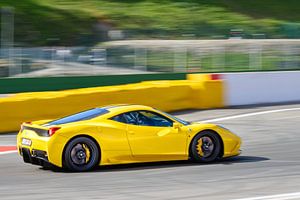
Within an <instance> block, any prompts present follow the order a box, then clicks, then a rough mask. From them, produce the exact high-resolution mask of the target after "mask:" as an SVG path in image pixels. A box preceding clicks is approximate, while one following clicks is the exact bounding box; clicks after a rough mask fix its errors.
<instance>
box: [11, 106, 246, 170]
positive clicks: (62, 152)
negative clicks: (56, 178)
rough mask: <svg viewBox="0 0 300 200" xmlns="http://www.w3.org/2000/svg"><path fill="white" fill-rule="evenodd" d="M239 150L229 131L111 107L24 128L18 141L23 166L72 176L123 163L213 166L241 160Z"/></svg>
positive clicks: (135, 109) (144, 108) (148, 110)
mask: <svg viewBox="0 0 300 200" xmlns="http://www.w3.org/2000/svg"><path fill="white" fill-rule="evenodd" d="M240 145H241V139H240V138H239V137H238V136H236V135H235V134H233V133H232V132H230V131H229V130H227V129H226V128H223V127H221V126H218V125H214V124H202V123H191V122H187V121H184V120H181V119H178V118H176V117H174V116H171V115H170V114H167V113H165V112H162V111H158V110H156V109H154V108H151V107H148V106H141V105H112V106H107V107H101V108H93V109H90V110H87V111H83V112H80V113H77V114H74V115H70V116H67V117H63V118H61V119H57V120H53V121H49V120H48V121H35V122H29V123H23V124H22V126H21V130H20V132H19V134H18V136H17V146H18V150H19V154H20V155H21V156H23V160H24V162H26V163H32V164H38V165H44V164H45V163H50V164H53V165H55V166H58V167H63V168H65V169H68V170H71V171H87V170H91V169H92V168H94V167H95V166H97V165H112V164H121V163H137V162H153V161H169V160H188V159H191V160H193V161H195V162H212V161H215V160H216V159H218V158H224V157H229V156H236V155H239V154H240Z"/></svg>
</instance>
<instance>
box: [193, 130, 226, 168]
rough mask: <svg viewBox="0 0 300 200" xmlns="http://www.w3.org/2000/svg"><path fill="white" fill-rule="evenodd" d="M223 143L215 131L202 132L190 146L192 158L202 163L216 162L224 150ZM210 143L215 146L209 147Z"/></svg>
mask: <svg viewBox="0 0 300 200" xmlns="http://www.w3.org/2000/svg"><path fill="white" fill-rule="evenodd" d="M200 141H201V142H200ZM221 142H222V141H221V140H220V138H219V136H218V135H217V134H216V133H215V132H213V131H202V132H200V133H199V134H198V135H196V136H195V137H194V139H193V140H192V142H191V144H190V158H191V159H192V160H193V161H195V162H202V163H207V162H213V161H215V160H216V159H217V158H218V157H219V155H220V153H221V150H222V146H221ZM210 143H212V144H213V145H209V144H210ZM200 146H201V148H200ZM200 149H201V150H200Z"/></svg>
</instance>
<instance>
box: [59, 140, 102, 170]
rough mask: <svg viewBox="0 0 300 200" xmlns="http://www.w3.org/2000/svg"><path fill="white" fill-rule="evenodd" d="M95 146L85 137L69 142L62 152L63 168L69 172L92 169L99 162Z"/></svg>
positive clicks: (97, 149)
mask: <svg viewBox="0 0 300 200" xmlns="http://www.w3.org/2000/svg"><path fill="white" fill-rule="evenodd" d="M99 152H100V151H99V148H98V146H97V144H96V143H95V142H94V141H93V140H91V139H90V138H87V137H77V138H74V139H73V140H71V141H70V142H69V143H68V144H67V146H66V148H65V152H64V160H63V163H64V167H65V168H66V169H68V170H71V171H77V172H80V171H88V170H91V169H93V168H94V167H95V166H96V165H97V164H98V163H99V160H100V153H99Z"/></svg>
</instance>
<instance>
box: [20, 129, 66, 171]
mask: <svg viewBox="0 0 300 200" xmlns="http://www.w3.org/2000/svg"><path fill="white" fill-rule="evenodd" d="M23 138H25V139H28V140H31V144H28V145H24V144H22V139H23ZM66 142H67V138H65V137H62V136H59V134H54V135H53V136H51V137H41V136H39V135H37V134H36V133H35V132H33V131H30V130H25V131H21V132H20V133H19V134H18V136H17V147H18V152H19V154H20V155H21V156H22V157H23V160H24V162H26V163H31V164H37V165H42V164H43V163H45V162H47V163H51V164H52V165H55V166H57V167H62V153H63V149H64V146H65V144H66Z"/></svg>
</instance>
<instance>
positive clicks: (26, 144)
mask: <svg viewBox="0 0 300 200" xmlns="http://www.w3.org/2000/svg"><path fill="white" fill-rule="evenodd" d="M31 144H32V141H31V140H30V139H27V138H22V145H25V146H31Z"/></svg>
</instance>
